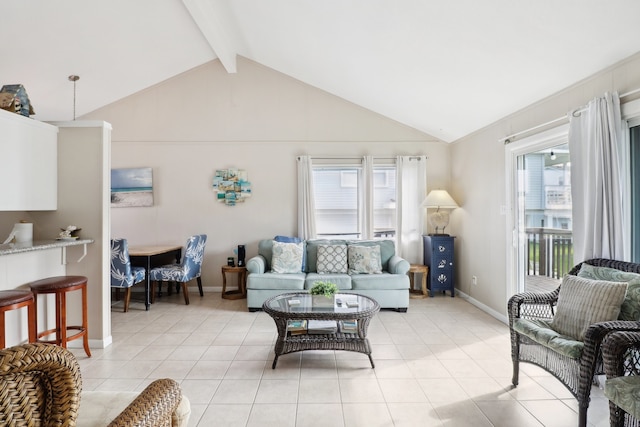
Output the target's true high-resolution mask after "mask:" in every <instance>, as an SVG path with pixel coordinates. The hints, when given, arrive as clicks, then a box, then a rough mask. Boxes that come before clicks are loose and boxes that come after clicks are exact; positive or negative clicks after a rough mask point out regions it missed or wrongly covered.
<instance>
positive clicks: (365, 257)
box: [349, 245, 382, 274]
mask: <svg viewBox="0 0 640 427" xmlns="http://www.w3.org/2000/svg"><path fill="white" fill-rule="evenodd" d="M381 273H382V262H381V259H380V246H377V245H376V246H361V245H349V274H381Z"/></svg>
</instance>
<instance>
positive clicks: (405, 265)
mask: <svg viewBox="0 0 640 427" xmlns="http://www.w3.org/2000/svg"><path fill="white" fill-rule="evenodd" d="M410 267H411V265H410V264H409V261H407V260H406V259H404V258H401V257H399V256H398V255H393V256H392V257H391V258H389V273H391V274H407V273H408V272H409V268H410Z"/></svg>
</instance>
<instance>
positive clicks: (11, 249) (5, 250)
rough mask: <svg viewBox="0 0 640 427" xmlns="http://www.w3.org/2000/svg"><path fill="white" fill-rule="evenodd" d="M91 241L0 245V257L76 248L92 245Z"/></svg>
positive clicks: (44, 241)
mask: <svg viewBox="0 0 640 427" xmlns="http://www.w3.org/2000/svg"><path fill="white" fill-rule="evenodd" d="M93 242H94V240H93V239H86V238H83V239H78V240H57V239H52V240H34V241H33V242H28V243H7V244H4V245H0V256H2V255H11V254H17V253H22V252H33V251H42V250H46V249H56V248H64V247H67V246H78V245H86V244H88V243H93Z"/></svg>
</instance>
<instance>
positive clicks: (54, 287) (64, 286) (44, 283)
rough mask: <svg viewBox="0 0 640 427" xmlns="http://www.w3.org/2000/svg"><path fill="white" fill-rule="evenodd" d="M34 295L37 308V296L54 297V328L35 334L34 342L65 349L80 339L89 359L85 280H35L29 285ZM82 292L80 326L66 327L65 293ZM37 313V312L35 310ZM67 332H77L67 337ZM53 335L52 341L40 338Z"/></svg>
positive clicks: (63, 278)
mask: <svg viewBox="0 0 640 427" xmlns="http://www.w3.org/2000/svg"><path fill="white" fill-rule="evenodd" d="M29 286H30V287H31V291H32V292H33V295H34V298H35V300H34V303H35V304H34V305H35V307H36V308H37V307H38V295H40V294H44V295H47V294H54V295H55V297H56V327H55V328H54V329H48V330H46V331H42V332H39V333H37V336H36V341H37V342H44V343H50V344H57V345H59V346H62V347H64V348H67V343H68V342H69V341H73V340H75V339H79V338H82V339H83V346H84V351H85V353H87V356H89V357H91V350H89V334H88V328H87V324H88V321H87V278H86V277H84V276H57V277H48V278H46V279H42V280H36V281H35V282H31V283H29ZM76 290H81V291H82V325H79V326H68V325H67V292H72V291H76ZM36 313H37V310H36ZM67 331H77V332H76V333H75V334H73V335H67ZM48 335H55V338H54V339H50V340H44V339H42V337H46V336H48Z"/></svg>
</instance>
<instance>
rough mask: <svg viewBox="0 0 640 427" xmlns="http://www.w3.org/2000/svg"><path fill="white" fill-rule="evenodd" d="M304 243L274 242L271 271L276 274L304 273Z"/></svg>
mask: <svg viewBox="0 0 640 427" xmlns="http://www.w3.org/2000/svg"><path fill="white" fill-rule="evenodd" d="M302 253H303V245H302V243H282V242H276V241H275V240H274V241H273V256H272V258H271V271H273V272H274V273H300V272H301V271H302Z"/></svg>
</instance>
